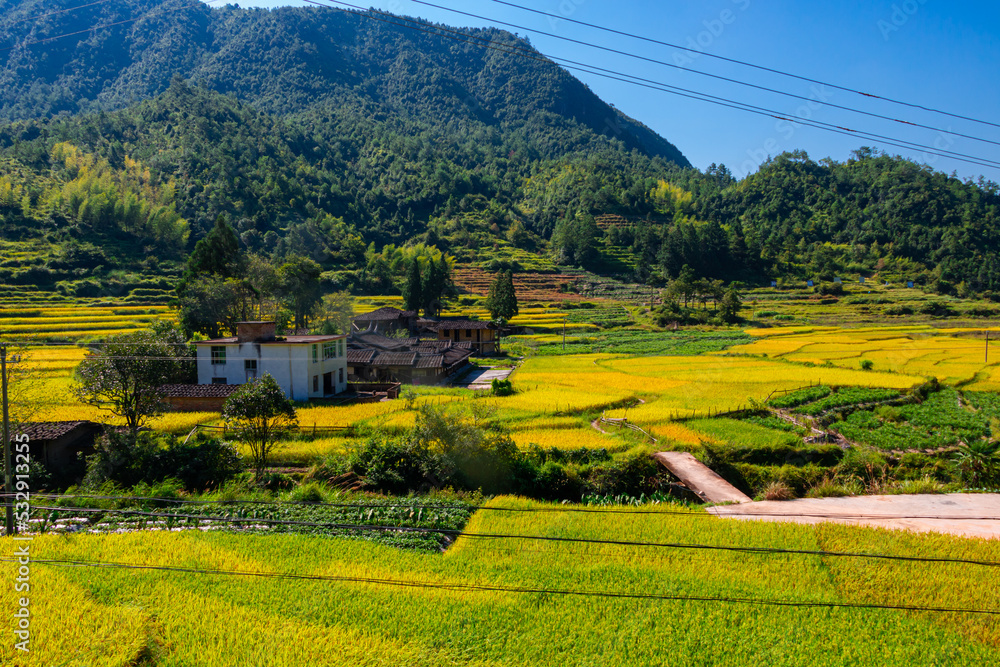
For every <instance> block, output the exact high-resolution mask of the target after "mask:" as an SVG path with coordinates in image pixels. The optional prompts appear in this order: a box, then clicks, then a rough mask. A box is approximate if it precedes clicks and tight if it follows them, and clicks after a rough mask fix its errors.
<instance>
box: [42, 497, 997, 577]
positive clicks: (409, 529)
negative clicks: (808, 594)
mask: <svg viewBox="0 0 1000 667" xmlns="http://www.w3.org/2000/svg"><path fill="white" fill-rule="evenodd" d="M33 509H35V510H46V511H53V510H54V511H68V512H70V513H83V514H122V515H126V516H144V517H151V518H158V519H182V520H188V521H191V520H197V521H205V522H215V523H226V524H243V525H273V526H290V527H300V528H327V529H330V530H345V531H351V530H356V531H361V532H375V533H420V534H432V535H442V536H445V537H451V538H454V539H458V538H460V537H462V538H466V539H480V540H525V541H538V542H555V543H560V544H597V545H604V546H617V547H643V548H655V549H682V550H694V551H720V552H735V553H744V554H758V555H761V554H764V555H770V554H794V555H800V556H820V557H824V558H831V557H832V558H861V559H874V560H889V561H905V562H916V563H950V564H961V565H979V566H983V567H1000V561H989V560H978V559H973V558H952V557H945V556H902V555H895V554H880V553H864V552H849V551H825V550H819V549H787V548H779V547H748V546H734V545H717V544H698V543H690V542H639V541H632V540H612V539H595V538H582V537H558V536H553V535H508V534H504V533H473V532H467V531H462V530H456V529H452V528H429V527H418V526H385V525H371V524H351V523H335V522H322V521H295V520H291V519H268V518H264V517H218V516H210V515H200V514H178V513H166V512H149V511H144V510H127V509H105V508H99V507H73V508H65V507H56V506H47V505H35V506H33Z"/></svg>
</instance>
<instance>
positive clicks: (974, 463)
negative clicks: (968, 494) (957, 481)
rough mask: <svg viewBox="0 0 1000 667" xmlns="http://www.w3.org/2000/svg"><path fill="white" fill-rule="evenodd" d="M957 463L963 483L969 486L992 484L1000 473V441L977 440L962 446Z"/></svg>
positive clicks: (956, 458)
mask: <svg viewBox="0 0 1000 667" xmlns="http://www.w3.org/2000/svg"><path fill="white" fill-rule="evenodd" d="M955 463H956V465H957V466H958V473H959V475H960V476H961V478H962V481H964V482H965V483H966V484H968V485H969V486H984V485H988V484H992V483H994V482H995V481H996V479H997V477H998V474H997V473H998V472H1000V441H997V440H977V441H975V442H971V443H969V444H967V445H966V444H963V445H960V446H959V448H958V453H957V455H956V456H955Z"/></svg>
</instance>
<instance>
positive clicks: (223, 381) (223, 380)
mask: <svg viewBox="0 0 1000 667" xmlns="http://www.w3.org/2000/svg"><path fill="white" fill-rule="evenodd" d="M212 384H229V382H228V381H226V378H212Z"/></svg>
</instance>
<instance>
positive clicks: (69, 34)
mask: <svg viewBox="0 0 1000 667" xmlns="http://www.w3.org/2000/svg"><path fill="white" fill-rule="evenodd" d="M213 2H220V0H196V2H193V3H190V4H182V5H181V6H179V7H173V8H164V9H163V13H172V12H179V11H180V10H182V9H193V8H194V7H199V6H202V5H208V4H211V3H213ZM152 16H153V14H152V13H146V14H143V15H142V16H136V17H134V18H130V19H125V20H123V21H115V22H114V23H106V24H104V25H94V26H90V27H89V28H87V29H85V30H78V31H76V32H67V33H63V34H61V35H54V36H52V37H46V38H44V39H39V40H35V41H33V42H21V43H20V44H15V45H14V46H9V47H6V48H3V49H0V53H6V52H7V51H13V50H15V49H20V48H23V47H27V46H35V45H36V44H45V43H48V42H52V41H55V40H57V39H63V38H64V37H73V36H74V35H84V34H86V33H89V32H94V31H96V30H103V29H105V28H113V27H115V26H120V25H126V24H128V23H135V22H136V21H141V20H142V19H144V18H149V17H152Z"/></svg>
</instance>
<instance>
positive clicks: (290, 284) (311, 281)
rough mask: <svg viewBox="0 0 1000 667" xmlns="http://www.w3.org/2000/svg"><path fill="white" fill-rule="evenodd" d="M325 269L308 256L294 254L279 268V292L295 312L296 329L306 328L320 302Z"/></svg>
mask: <svg viewBox="0 0 1000 667" xmlns="http://www.w3.org/2000/svg"><path fill="white" fill-rule="evenodd" d="M322 273H323V269H322V268H321V267H320V265H319V264H317V263H316V262H314V261H313V260H311V259H309V258H308V257H297V256H292V257H289V258H287V260H286V261H285V263H284V264H282V265H281V266H280V267H279V268H278V292H279V294H280V295H281V296H282V297H283V299H284V301H285V304H286V305H287V306H288V308H289V309H290V310H291V311H292V313H293V314H294V318H295V320H294V324H295V328H296V329H305V328H306V327H307V325H308V319H309V316H310V315H311V314H312V311H313V308H315V307H316V304H317V303H319V301H320V299H321V297H322V295H321V292H320V276H321V275H322Z"/></svg>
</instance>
